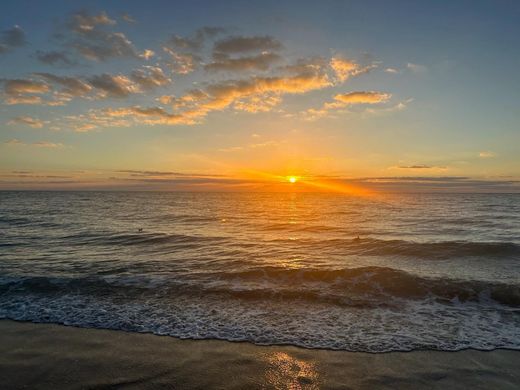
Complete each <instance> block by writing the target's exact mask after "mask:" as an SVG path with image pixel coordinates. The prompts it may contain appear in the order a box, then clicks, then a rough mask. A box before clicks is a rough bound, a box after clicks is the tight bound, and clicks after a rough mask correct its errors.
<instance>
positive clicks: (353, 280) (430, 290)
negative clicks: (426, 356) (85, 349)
mask: <svg viewBox="0 0 520 390" xmlns="http://www.w3.org/2000/svg"><path fill="white" fill-rule="evenodd" d="M24 292H30V293H43V294H49V293H70V292H74V293H78V294H86V295H93V296H97V295H113V296H118V295H123V296H125V297H127V298H129V297H132V296H134V295H135V294H148V293H149V294H153V295H155V296H158V295H162V296H164V297H168V296H174V295H179V294H182V295H186V296H198V297H204V296H208V295H219V296H227V297H228V298H238V299H245V300H285V301H308V302H320V303H327V304H334V305H339V306H357V307H373V306H385V305H390V306H391V305H395V304H398V300H403V299H404V300H428V299H433V300H435V301H437V302H439V303H444V304H454V303H464V302H487V303H489V302H495V303H498V304H501V305H507V306H511V307H519V308H520V285H511V284H502V283H491V282H484V281H467V280H457V279H440V278H437V279H435V278H424V277H420V276H417V275H413V274H410V273H407V272H404V271H400V270H396V269H392V268H385V267H361V268H351V269H335V270H323V269H313V268H303V269H287V268H281V267H262V268H257V269H252V270H246V271H241V272H212V273H204V274H198V275H191V276H189V277H185V278H181V277H179V276H177V277H174V276H169V277H167V276H162V277H157V278H155V279H154V278H150V277H148V278H144V277H135V276H134V277H128V276H126V277H124V276H122V277H113V276H110V277H103V276H101V277H100V276H90V277H83V278H46V277H27V278H15V279H9V278H4V279H3V281H0V293H24Z"/></svg>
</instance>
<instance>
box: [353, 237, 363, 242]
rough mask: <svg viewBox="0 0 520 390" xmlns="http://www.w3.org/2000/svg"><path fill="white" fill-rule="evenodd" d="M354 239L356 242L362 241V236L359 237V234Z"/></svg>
mask: <svg viewBox="0 0 520 390" xmlns="http://www.w3.org/2000/svg"><path fill="white" fill-rule="evenodd" d="M352 241H354V242H360V241H361V238H359V236H357V237H356V238H354V239H353V240H352Z"/></svg>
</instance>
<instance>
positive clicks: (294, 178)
mask: <svg viewBox="0 0 520 390" xmlns="http://www.w3.org/2000/svg"><path fill="white" fill-rule="evenodd" d="M287 180H288V181H289V182H290V183H296V182H297V181H298V178H297V177H296V176H289V177H287Z"/></svg>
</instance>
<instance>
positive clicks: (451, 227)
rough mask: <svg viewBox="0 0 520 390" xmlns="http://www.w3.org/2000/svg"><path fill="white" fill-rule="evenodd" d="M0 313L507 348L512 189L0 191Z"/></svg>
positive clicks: (174, 331)
mask: <svg viewBox="0 0 520 390" xmlns="http://www.w3.org/2000/svg"><path fill="white" fill-rule="evenodd" d="M139 229H142V231H139ZM357 236H360V240H359V241H358V240H354V238H355V237H357ZM0 317H1V318H11V319H18V320H30V321H37V322H58V323H65V324H71V325H77V326H85V327H99V328H113V329H124V330H129V331H138V332H153V333H157V334H166V335H172V336H178V337H189V338H220V339H227V340H248V341H252V342H256V343H261V344H294V345H299V346H305V347H312V348H331V349H345V350H353V351H371V352H383V351H392V350H411V349H440V350H457V349H462V348H479V349H494V348H514V349H520V195H513V194H511V195H506V194H504V195H497V194H493V195H491V194H453V195H450V194H406V195H387V196H376V197H351V196H343V195H333V194H291V193H289V194H254V193H239V194H238V193H232V194H230V193H146V192H141V193H129V192H119V193H115V192H0Z"/></svg>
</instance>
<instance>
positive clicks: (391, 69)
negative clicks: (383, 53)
mask: <svg viewBox="0 0 520 390" xmlns="http://www.w3.org/2000/svg"><path fill="white" fill-rule="evenodd" d="M385 72H386V73H392V74H397V73H399V70H397V69H395V68H386V69H385Z"/></svg>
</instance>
